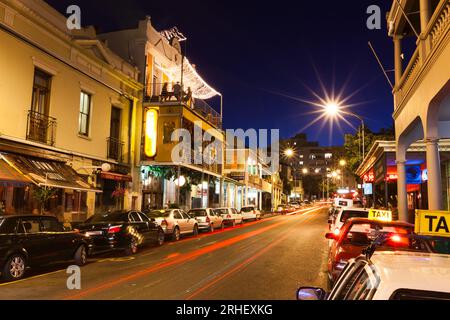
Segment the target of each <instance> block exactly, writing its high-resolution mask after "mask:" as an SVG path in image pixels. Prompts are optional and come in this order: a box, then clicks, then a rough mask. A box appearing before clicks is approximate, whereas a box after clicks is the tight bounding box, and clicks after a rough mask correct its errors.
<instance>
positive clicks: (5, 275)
mask: <svg viewBox="0 0 450 320" xmlns="http://www.w3.org/2000/svg"><path fill="white" fill-rule="evenodd" d="M26 267H27V264H26V261H25V258H24V256H23V255H21V254H13V255H12V256H11V257H10V258H9V259H8V260H7V261H6V263H5V265H4V267H3V270H2V279H3V280H5V281H15V280H20V279H22V278H23V277H24V275H25V269H26Z"/></svg>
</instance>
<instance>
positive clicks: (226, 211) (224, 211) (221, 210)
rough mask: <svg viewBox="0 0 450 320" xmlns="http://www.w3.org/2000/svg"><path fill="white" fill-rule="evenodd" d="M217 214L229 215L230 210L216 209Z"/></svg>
mask: <svg viewBox="0 0 450 320" xmlns="http://www.w3.org/2000/svg"><path fill="white" fill-rule="evenodd" d="M216 213H217V214H228V210H227V209H216Z"/></svg>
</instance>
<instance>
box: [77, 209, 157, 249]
mask: <svg viewBox="0 0 450 320" xmlns="http://www.w3.org/2000/svg"><path fill="white" fill-rule="evenodd" d="M77 229H79V230H80V232H82V233H84V234H86V235H88V236H89V237H91V238H92V239H93V241H94V251H95V252H96V253H97V252H101V251H110V250H124V251H125V254H127V255H132V254H135V253H137V251H138V247H139V246H141V245H145V244H155V245H158V246H161V245H163V244H164V231H163V229H162V228H161V227H160V226H159V225H158V224H157V223H156V222H155V221H154V220H153V219H149V218H148V217H147V216H146V215H145V214H144V213H142V212H138V211H115V212H107V213H103V214H96V215H94V216H92V217H91V218H89V219H88V220H86V222H84V223H83V224H81V225H78V226H77Z"/></svg>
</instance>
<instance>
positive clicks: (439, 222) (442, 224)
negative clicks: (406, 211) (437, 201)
mask: <svg viewBox="0 0 450 320" xmlns="http://www.w3.org/2000/svg"><path fill="white" fill-rule="evenodd" d="M415 233H417V234H420V235H424V236H439V237H450V212H448V211H426V210H416V225H415Z"/></svg>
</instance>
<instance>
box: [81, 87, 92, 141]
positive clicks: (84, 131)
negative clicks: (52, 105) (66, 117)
mask: <svg viewBox="0 0 450 320" xmlns="http://www.w3.org/2000/svg"><path fill="white" fill-rule="evenodd" d="M91 99H92V96H91V95H90V94H88V93H86V92H83V91H81V95H80V117H79V126H78V133H79V134H80V135H83V136H86V137H87V136H89V122H90V118H91Z"/></svg>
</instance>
